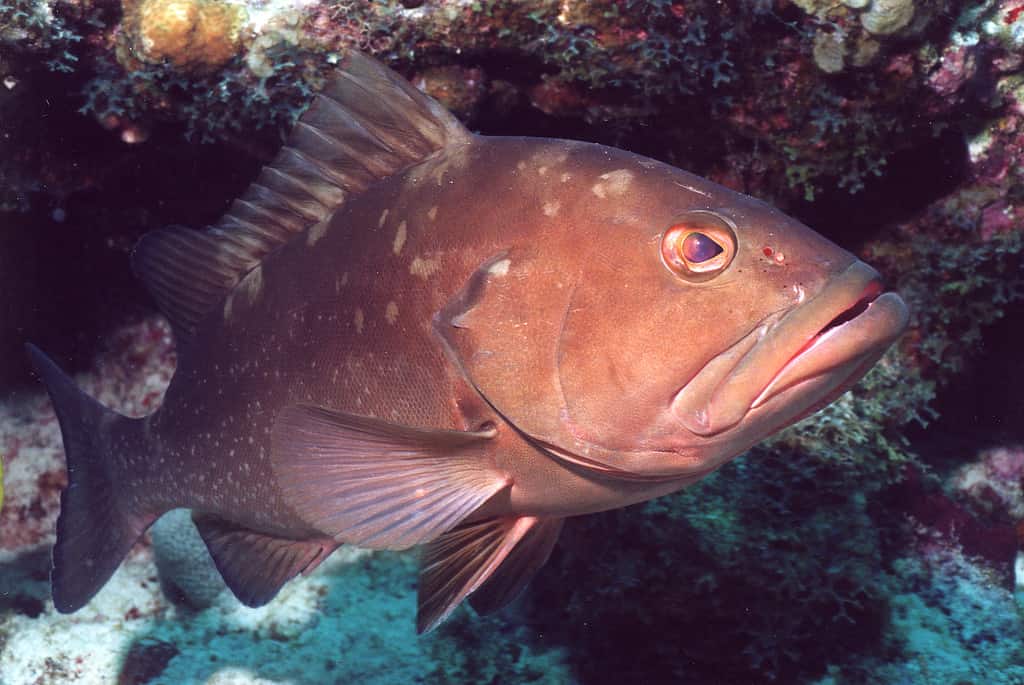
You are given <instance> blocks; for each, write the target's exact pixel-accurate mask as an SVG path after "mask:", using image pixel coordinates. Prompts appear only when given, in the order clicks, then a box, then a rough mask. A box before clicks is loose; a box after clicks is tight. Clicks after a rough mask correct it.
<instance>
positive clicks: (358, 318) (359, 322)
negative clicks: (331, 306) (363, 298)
mask: <svg viewBox="0 0 1024 685" xmlns="http://www.w3.org/2000/svg"><path fill="white" fill-rule="evenodd" d="M365 321H366V317H365V316H363V310H362V309H360V308H359V307H356V313H355V318H354V323H355V325H356V333H362V332H363V323H364V322H365Z"/></svg>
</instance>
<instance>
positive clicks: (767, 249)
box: [761, 247, 775, 257]
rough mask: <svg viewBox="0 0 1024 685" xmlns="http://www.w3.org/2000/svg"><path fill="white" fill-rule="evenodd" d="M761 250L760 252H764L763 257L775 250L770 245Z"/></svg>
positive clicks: (770, 254)
mask: <svg viewBox="0 0 1024 685" xmlns="http://www.w3.org/2000/svg"><path fill="white" fill-rule="evenodd" d="M761 251H762V252H764V256H765V257H771V256H772V255H773V254H775V250H773V249H772V248H770V247H766V248H764V249H763V250H761Z"/></svg>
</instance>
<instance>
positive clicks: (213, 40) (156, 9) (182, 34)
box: [117, 0, 248, 72]
mask: <svg viewBox="0 0 1024 685" xmlns="http://www.w3.org/2000/svg"><path fill="white" fill-rule="evenodd" d="M123 12H124V15H123V18H122V30H121V33H120V38H121V39H122V42H121V43H120V44H119V46H118V51H117V54H118V59H119V61H120V62H121V63H122V64H123V65H124V66H125V67H126V68H128V69H132V68H134V67H135V66H136V65H137V61H138V60H141V61H143V62H147V63H150V64H156V63H159V62H161V61H164V60H166V61H167V62H169V63H170V64H172V65H174V66H175V67H178V68H180V69H184V70H186V71H196V72H198V71H209V70H213V69H216V68H217V67H219V66H221V65H223V64H224V63H225V62H227V61H228V60H230V59H231V58H233V57H235V56H236V55H238V54H239V52H240V50H241V48H242V30H243V28H244V26H245V23H246V20H247V18H248V14H247V13H246V11H245V8H244V7H243V6H242V5H238V4H229V3H227V2H223V1H222V0H124V4H123Z"/></svg>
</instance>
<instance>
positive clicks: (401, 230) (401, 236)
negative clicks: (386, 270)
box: [391, 221, 408, 255]
mask: <svg viewBox="0 0 1024 685" xmlns="http://www.w3.org/2000/svg"><path fill="white" fill-rule="evenodd" d="M407 237H408V233H407V231H406V224H405V222H404V221H403V222H401V223H399V224H398V230H397V231H395V242H394V243H393V244H392V245H391V249H392V250H394V252H395V254H396V255H398V254H402V248H403V247H405V239H406V238H407Z"/></svg>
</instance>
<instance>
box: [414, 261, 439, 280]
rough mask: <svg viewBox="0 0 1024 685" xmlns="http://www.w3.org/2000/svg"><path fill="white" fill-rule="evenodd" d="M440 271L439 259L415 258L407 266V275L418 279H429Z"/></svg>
mask: <svg viewBox="0 0 1024 685" xmlns="http://www.w3.org/2000/svg"><path fill="white" fill-rule="evenodd" d="M440 270H441V260H440V259H429V258H428V259H420V258H419V257H415V258H414V259H413V260H412V264H410V265H409V273H411V274H412V275H413V276H419V277H420V278H430V277H431V276H433V275H434V274H436V273H437V272H438V271H440Z"/></svg>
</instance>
